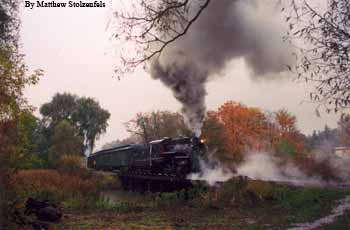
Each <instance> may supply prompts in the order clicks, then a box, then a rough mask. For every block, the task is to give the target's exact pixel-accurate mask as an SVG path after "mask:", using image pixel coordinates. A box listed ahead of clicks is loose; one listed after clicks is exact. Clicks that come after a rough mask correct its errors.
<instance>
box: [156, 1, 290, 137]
mask: <svg viewBox="0 0 350 230" xmlns="http://www.w3.org/2000/svg"><path fill="white" fill-rule="evenodd" d="M198 2H202V1H198ZM276 2H277V1H275V0H270V1H268V0H266V1H261V0H213V1H211V2H210V3H209V5H208V7H207V8H206V9H205V10H204V11H203V13H202V14H201V15H200V17H199V18H198V20H197V21H196V22H195V23H194V24H193V25H192V27H191V28H190V30H189V31H188V32H187V34H186V35H185V36H183V37H181V38H180V39H178V40H177V41H176V42H175V43H173V44H171V45H170V46H169V47H167V49H165V50H164V52H163V53H162V55H161V56H160V58H159V59H154V60H153V61H152V63H151V66H150V73H151V75H152V77H153V78H154V79H159V80H160V81H161V82H163V83H164V84H165V85H166V86H167V87H169V88H170V89H171V90H172V91H173V93H174V96H175V97H176V99H177V100H178V101H179V102H181V104H182V112H183V113H184V115H185V117H186V119H187V123H188V125H189V126H190V127H191V128H192V130H193V131H194V132H195V133H196V134H197V135H199V134H200V130H201V126H202V121H203V118H204V116H205V111H206V106H205V96H206V88H205V86H206V82H207V81H208V80H209V77H213V76H218V75H220V73H221V72H222V71H223V70H224V68H225V66H226V65H227V63H228V62H229V61H231V60H234V59H237V58H244V60H245V62H246V64H247V66H248V67H249V68H250V69H251V72H252V73H253V74H254V76H264V75H265V76H266V75H268V74H270V73H279V72H281V71H283V70H284V69H285V67H286V65H287V64H289V63H290V62H291V60H290V56H289V52H288V49H287V48H286V45H285V44H284V43H283V41H282V36H283V33H284V32H283V26H282V23H281V20H280V18H281V16H280V11H279V9H278V7H277V5H276Z"/></svg>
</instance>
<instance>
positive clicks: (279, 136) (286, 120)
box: [272, 109, 305, 156]
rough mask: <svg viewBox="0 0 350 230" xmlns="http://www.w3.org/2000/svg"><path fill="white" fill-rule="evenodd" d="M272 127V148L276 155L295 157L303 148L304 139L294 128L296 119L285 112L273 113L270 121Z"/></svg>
mask: <svg viewBox="0 0 350 230" xmlns="http://www.w3.org/2000/svg"><path fill="white" fill-rule="evenodd" d="M272 124H273V127H274V133H273V136H274V138H273V143H272V144H273V147H274V148H275V151H276V152H277V153H288V154H289V155H292V156H295V154H296V153H301V152H302V151H303V149H304V147H305V144H304V142H305V140H304V139H305V138H304V136H303V135H302V134H301V133H300V132H299V130H298V129H297V127H296V117H295V116H293V115H292V114H290V113H289V112H288V111H286V110H283V109H282V110H279V111H277V112H275V119H274V121H272Z"/></svg>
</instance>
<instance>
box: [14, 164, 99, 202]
mask: <svg viewBox="0 0 350 230" xmlns="http://www.w3.org/2000/svg"><path fill="white" fill-rule="evenodd" d="M11 186H12V188H13V189H15V190H16V191H18V192H20V193H22V196H23V197H27V196H28V195H31V194H33V193H39V192H49V193H52V194H55V195H56V196H57V197H58V198H59V199H64V198H70V197H83V196H86V195H88V194H90V193H94V192H96V191H97V181H96V180H94V179H82V178H80V177H79V176H75V175H62V174H59V173H58V172H57V171H56V170H22V171H18V173H16V174H15V175H14V176H12V177H11Z"/></svg>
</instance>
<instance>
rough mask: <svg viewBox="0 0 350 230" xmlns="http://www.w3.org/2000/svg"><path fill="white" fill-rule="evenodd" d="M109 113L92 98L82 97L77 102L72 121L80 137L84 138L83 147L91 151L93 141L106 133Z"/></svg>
mask: <svg viewBox="0 0 350 230" xmlns="http://www.w3.org/2000/svg"><path fill="white" fill-rule="evenodd" d="M109 117H110V113H109V112H108V111H107V110H105V109H102V108H101V106H100V105H99V103H98V102H97V101H95V100H93V99H92V98H86V97H82V98H79V99H78V100H77V108H76V109H75V111H74V113H73V117H72V120H73V122H74V124H75V125H76V126H77V127H78V129H79V134H80V136H82V137H84V141H85V143H84V147H85V149H86V148H89V150H90V151H92V150H93V148H94V146H95V140H98V139H99V138H100V135H101V134H103V133H105V132H106V129H107V126H108V123H107V121H108V119H109Z"/></svg>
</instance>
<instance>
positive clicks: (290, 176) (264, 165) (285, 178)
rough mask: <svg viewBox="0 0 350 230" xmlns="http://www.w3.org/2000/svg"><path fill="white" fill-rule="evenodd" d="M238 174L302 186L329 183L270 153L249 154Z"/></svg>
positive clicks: (238, 169)
mask: <svg viewBox="0 0 350 230" xmlns="http://www.w3.org/2000/svg"><path fill="white" fill-rule="evenodd" d="M237 174H238V175H242V176H248V177H249V178H252V179H257V180H265V181H276V182H287V183H290V184H294V185H300V186H308V185H310V186H322V185H325V184H327V183H326V182H325V181H323V180H322V179H321V178H319V177H309V176H307V175H305V174H304V173H303V172H302V171H301V170H300V169H299V168H298V167H297V166H296V165H294V164H292V163H290V162H282V161H281V159H279V158H276V157H273V156H272V155H271V154H268V153H254V154H248V155H247V157H246V159H245V161H244V163H243V164H242V165H240V166H239V167H238V168H237Z"/></svg>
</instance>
